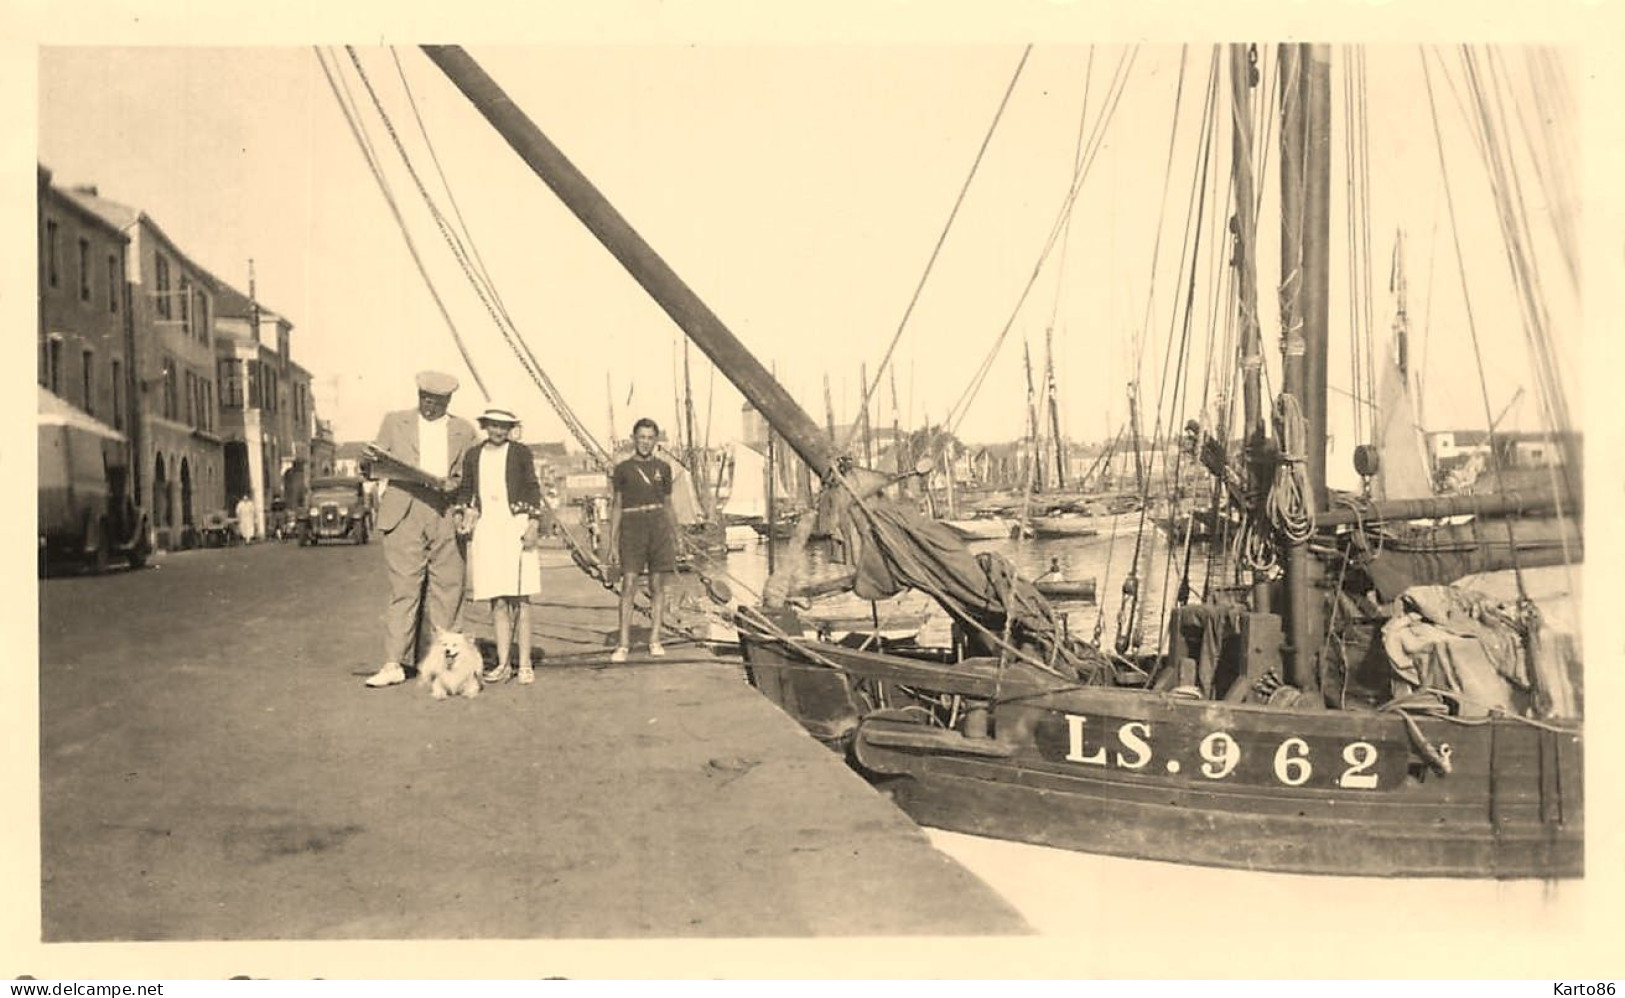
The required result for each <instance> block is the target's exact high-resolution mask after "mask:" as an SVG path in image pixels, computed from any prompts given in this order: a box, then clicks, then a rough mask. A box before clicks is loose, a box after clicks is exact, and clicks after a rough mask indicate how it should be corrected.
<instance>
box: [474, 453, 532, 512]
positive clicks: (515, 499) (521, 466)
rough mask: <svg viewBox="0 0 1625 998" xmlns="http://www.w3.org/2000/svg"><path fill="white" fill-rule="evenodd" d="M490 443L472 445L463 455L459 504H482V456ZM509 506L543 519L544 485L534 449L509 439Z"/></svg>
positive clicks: (477, 506)
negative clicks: (533, 458)
mask: <svg viewBox="0 0 1625 998" xmlns="http://www.w3.org/2000/svg"><path fill="white" fill-rule="evenodd" d="M488 446H490V445H489V444H486V443H482V444H480V445H479V446H477V447H470V448H469V449H468V452H467V453H465V454H464V455H463V481H462V484H461V485H460V486H459V487H458V489H457V505H459V506H472V507H473V508H475V509H478V508H479V506H480V455H481V454H483V453H484V452H485V448H486V447H488ZM507 477H508V508H509V510H510V511H511V512H513V513H514V514H516V515H519V516H528V517H530V518H531V519H533V520H539V519H541V518H542V515H543V514H542V486H541V483H540V482H538V481H537V480H536V467H535V466H534V465H533V464H531V458H530V448H529V447H526V446H525V445H524V444H521V443H517V442H515V441H509V442H508V467H507Z"/></svg>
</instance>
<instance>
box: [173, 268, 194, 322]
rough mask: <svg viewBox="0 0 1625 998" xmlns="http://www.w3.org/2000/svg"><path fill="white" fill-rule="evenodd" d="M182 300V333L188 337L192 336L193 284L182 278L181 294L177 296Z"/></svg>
mask: <svg viewBox="0 0 1625 998" xmlns="http://www.w3.org/2000/svg"><path fill="white" fill-rule="evenodd" d="M176 297H177V298H179V299H180V300H181V332H183V333H185V334H186V335H187V336H191V335H192V282H191V281H190V280H188V279H187V278H185V277H182V278H181V285H180V293H179V294H178V295H176Z"/></svg>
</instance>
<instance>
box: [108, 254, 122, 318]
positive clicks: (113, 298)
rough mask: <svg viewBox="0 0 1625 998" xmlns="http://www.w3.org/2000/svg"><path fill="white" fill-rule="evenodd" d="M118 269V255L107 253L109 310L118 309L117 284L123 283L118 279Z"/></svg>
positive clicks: (114, 310) (115, 310)
mask: <svg viewBox="0 0 1625 998" xmlns="http://www.w3.org/2000/svg"><path fill="white" fill-rule="evenodd" d="M118 270H119V268H118V257H116V256H114V255H113V254H111V253H109V254H108V255H107V310H108V311H109V312H117V311H118V299H119V285H120V284H122V283H123V282H122V281H120V280H119V272H118Z"/></svg>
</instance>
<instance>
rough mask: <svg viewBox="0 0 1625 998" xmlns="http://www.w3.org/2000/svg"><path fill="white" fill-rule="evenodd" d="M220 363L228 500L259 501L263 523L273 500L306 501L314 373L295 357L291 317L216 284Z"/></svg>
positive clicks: (257, 515)
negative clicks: (294, 359)
mask: <svg viewBox="0 0 1625 998" xmlns="http://www.w3.org/2000/svg"><path fill="white" fill-rule="evenodd" d="M218 286H219V289H220V306H219V314H218V317H217V319H216V324H217V334H218V335H217V338H216V342H215V363H216V371H217V377H218V379H219V382H220V421H221V434H222V437H223V439H224V447H223V453H224V460H225V473H226V477H225V496H226V502H227V503H228V504H230V505H235V504H236V503H237V502H238V500H240V499H241V498H242V497H243V496H247V497H248V498H249V499H251V500H252V501H253V503H254V510H255V518H256V519H257V521H258V529H260V530H261V531H263V530H264V529H265V526H266V518H267V513H268V512H269V511H270V510H271V509H272V508H273V506H274V505H276V504H278V503H281V504H289V503H291V504H295V505H297V504H298V503H302V502H303V501H304V495H305V489H306V487H307V485H308V483H309V480H310V479H311V478H312V477H314V476H313V475H312V473H311V439H312V437H313V436H315V428H316V413H315V405H314V402H313V400H312V396H311V377H310V372H308V371H306V370H305V369H304V368H303V367H301V366H299V365H298V364H295V363H294V362H293V358H292V357H291V356H290V352H291V349H292V340H293V323H291V322H289V321H288V320H287V319H286V318H284V317H283V316H281V315H279V314H278V313H276V312H275V311H273V310H272V309H270V308H267V307H266V306H264V305H262V304H260V303H259V302H257V301H255V300H254V298H253V296H252V295H245V294H243V293H242V292H240V291H238V290H237V289H235V288H233V287H231V286H230V285H229V284H226V283H225V282H223V281H221V282H218Z"/></svg>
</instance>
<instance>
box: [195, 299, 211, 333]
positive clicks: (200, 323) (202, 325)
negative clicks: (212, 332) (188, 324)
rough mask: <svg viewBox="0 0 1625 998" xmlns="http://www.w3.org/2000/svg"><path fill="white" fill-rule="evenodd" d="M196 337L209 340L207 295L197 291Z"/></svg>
mask: <svg viewBox="0 0 1625 998" xmlns="http://www.w3.org/2000/svg"><path fill="white" fill-rule="evenodd" d="M197 338H198V339H199V340H202V341H203V342H204V343H207V342H209V296H208V295H205V294H204V293H203V292H201V291H199V292H198V293H197Z"/></svg>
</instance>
